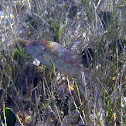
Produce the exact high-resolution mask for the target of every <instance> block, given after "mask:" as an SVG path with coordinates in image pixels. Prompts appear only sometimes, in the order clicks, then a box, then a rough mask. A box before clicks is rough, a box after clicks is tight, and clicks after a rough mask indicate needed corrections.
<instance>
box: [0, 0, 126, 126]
mask: <svg viewBox="0 0 126 126" xmlns="http://www.w3.org/2000/svg"><path fill="white" fill-rule="evenodd" d="M108 1H109V0H108ZM99 2H100V0H99V1H95V2H93V0H92V1H90V2H89V1H85V0H79V1H72V0H71V1H58V0H48V1H45V0H43V1H41V0H32V1H28V0H27V1H24V2H23V1H22V2H12V1H8V2H7V1H3V2H1V5H2V9H3V10H4V16H3V17H0V21H1V24H0V27H1V28H0V30H1V37H0V38H1V41H0V59H1V60H0V111H1V112H2V111H3V110H4V107H5V106H7V107H10V108H12V109H13V111H14V113H15V114H16V115H17V117H18V121H17V123H16V125H17V126H18V125H25V126H35V125H36V126H38V125H42V126H43V125H48V126H53V125H54V126H55V125H58V126H59V125H63V126H68V125H71V126H73V125H76V126H80V125H84V126H85V125H86V126H93V125H94V126H107V125H113V126H114V125H117V126H119V125H126V100H125V99H126V76H125V75H126V55H125V47H126V44H125V43H126V34H125V30H126V29H125V22H126V19H125V16H126V15H125V11H124V10H125V1H123V0H122V2H117V3H114V2H113V3H111V2H106V3H105V4H104V2H103V3H99ZM103 5H104V6H103ZM105 5H107V6H105ZM101 10H102V12H101ZM104 11H105V13H103V12H104ZM40 39H43V40H51V41H56V42H58V43H60V44H62V45H63V46H64V47H65V48H67V49H69V50H71V51H73V52H74V53H75V54H78V55H80V54H81V52H82V51H83V50H86V49H89V48H90V49H91V50H92V51H93V56H92V57H91V58H93V59H92V60H91V61H92V62H91V61H89V62H88V63H89V64H88V65H86V67H90V68H91V69H95V72H96V73H95V74H96V75H97V81H95V82H94V81H88V82H87V81H86V82H85V80H84V77H83V78H82V80H78V78H74V79H70V78H69V77H66V76H64V75H63V74H62V73H59V71H57V70H55V67H54V66H52V69H48V68H47V67H46V66H43V65H42V64H40V65H39V66H36V65H35V64H33V58H32V57H31V56H30V55H29V54H28V52H27V50H26V48H25V45H26V43H27V42H28V41H31V40H40ZM25 40H28V41H25ZM88 56H89V57H90V55H88ZM91 58H89V59H91ZM87 60H88V59H87ZM82 75H83V74H82Z"/></svg>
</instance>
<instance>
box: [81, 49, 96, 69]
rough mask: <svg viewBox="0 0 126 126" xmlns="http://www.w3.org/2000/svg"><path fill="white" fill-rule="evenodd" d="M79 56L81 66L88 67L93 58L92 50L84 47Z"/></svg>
mask: <svg viewBox="0 0 126 126" xmlns="http://www.w3.org/2000/svg"><path fill="white" fill-rule="evenodd" d="M81 56H82V64H83V66H84V67H86V68H88V67H90V66H91V65H92V62H93V60H94V51H93V50H92V49H91V48H88V49H84V50H83V51H82V53H81Z"/></svg>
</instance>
